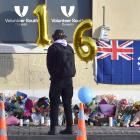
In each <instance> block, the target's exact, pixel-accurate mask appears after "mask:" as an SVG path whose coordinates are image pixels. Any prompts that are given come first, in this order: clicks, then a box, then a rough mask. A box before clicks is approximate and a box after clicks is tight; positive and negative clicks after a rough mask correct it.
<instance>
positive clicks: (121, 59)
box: [95, 40, 140, 84]
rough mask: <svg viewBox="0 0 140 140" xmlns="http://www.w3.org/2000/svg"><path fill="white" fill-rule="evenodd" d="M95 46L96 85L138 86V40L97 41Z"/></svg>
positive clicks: (139, 50) (139, 80) (139, 62)
mask: <svg viewBox="0 0 140 140" xmlns="http://www.w3.org/2000/svg"><path fill="white" fill-rule="evenodd" d="M97 46H98V53H97V57H96V59H95V60H96V61H95V69H96V71H95V79H96V81H97V83H105V84H140V40H137V41H127V40H110V41H109V42H104V41H97ZM132 60H133V61H132Z"/></svg>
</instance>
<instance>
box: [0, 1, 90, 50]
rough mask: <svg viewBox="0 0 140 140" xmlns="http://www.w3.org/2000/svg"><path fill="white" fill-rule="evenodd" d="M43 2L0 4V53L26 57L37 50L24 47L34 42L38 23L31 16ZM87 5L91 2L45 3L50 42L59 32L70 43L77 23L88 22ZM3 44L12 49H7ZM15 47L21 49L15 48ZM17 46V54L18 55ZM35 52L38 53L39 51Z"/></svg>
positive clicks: (30, 46)
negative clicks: (60, 30)
mask: <svg viewBox="0 0 140 140" xmlns="http://www.w3.org/2000/svg"><path fill="white" fill-rule="evenodd" d="M43 2H45V0H33V1H29V0H12V1H11V0H1V1H0V29H1V33H0V42H1V43H0V52H4V53H10V50H12V51H11V52H12V53H13V52H16V53H23V52H24V53H27V52H28V49H30V50H29V51H30V52H32V50H31V49H32V48H37V45H26V43H35V42H36V39H37V36H38V19H37V17H36V16H35V15H33V11H34V9H35V8H36V6H37V5H38V4H41V3H43ZM91 3H92V1H91V0H86V1H82V2H81V1H80V0H67V1H66V0H57V1H56V0H46V4H47V10H48V36H49V37H50V38H51V36H52V33H53V32H54V30H55V29H63V30H64V31H65V32H66V34H67V36H68V42H69V43H72V40H73V32H74V30H75V28H76V26H77V25H78V23H79V22H80V21H82V20H84V19H86V18H90V19H91V18H92V17H91V15H92V4H91ZM5 43H12V44H13V43H14V44H16V45H11V46H10V45H8V46H7V45H6V44H5ZM19 43H22V44H24V45H19ZM19 46H20V51H18V47H19ZM7 47H8V49H6V48H7ZM9 47H13V48H14V49H10V48H9ZM22 48H23V49H22ZM36 50H37V52H39V53H40V49H36Z"/></svg>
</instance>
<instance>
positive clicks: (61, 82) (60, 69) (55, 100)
mask: <svg viewBox="0 0 140 140" xmlns="http://www.w3.org/2000/svg"><path fill="white" fill-rule="evenodd" d="M66 37H67V36H66V35H65V33H64V31H63V30H60V29H57V30H55V32H54V34H53V35H52V38H53V40H54V43H53V44H52V45H51V46H50V47H49V48H48V53H47V60H46V62H47V68H48V72H49V74H50V81H51V83H50V91H49V98H50V122H51V124H50V131H49V132H48V135H55V134H56V133H57V132H56V127H57V125H58V107H59V103H60V96H61V97H62V103H63V106H64V113H65V117H66V128H65V129H64V130H62V131H60V132H59V133H60V134H72V124H73V119H72V108H71V104H72V97H73V81H72V77H74V76H75V73H76V69H75V58H74V51H73V49H72V47H71V46H70V45H69V44H68V43H67V40H66Z"/></svg>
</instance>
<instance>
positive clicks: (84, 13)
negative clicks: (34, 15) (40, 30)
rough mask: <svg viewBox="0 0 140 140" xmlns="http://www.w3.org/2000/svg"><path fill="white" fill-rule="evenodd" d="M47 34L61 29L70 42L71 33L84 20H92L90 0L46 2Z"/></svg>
mask: <svg viewBox="0 0 140 140" xmlns="http://www.w3.org/2000/svg"><path fill="white" fill-rule="evenodd" d="M47 7H48V20H49V21H48V22H49V28H48V30H49V34H50V35H52V33H53V32H54V30H55V29H59V28H60V29H63V30H64V31H65V32H66V34H67V36H68V41H69V42H72V37H73V32H74V30H75V28H76V26H77V25H78V23H79V22H81V21H82V20H84V19H87V18H90V19H91V18H92V1H91V0H83V1H81V0H57V1H56V0H47Z"/></svg>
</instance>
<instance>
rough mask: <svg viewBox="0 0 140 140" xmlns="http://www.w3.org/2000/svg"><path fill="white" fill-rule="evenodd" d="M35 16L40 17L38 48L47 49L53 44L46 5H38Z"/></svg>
mask: <svg viewBox="0 0 140 140" xmlns="http://www.w3.org/2000/svg"><path fill="white" fill-rule="evenodd" d="M33 14H34V15H36V16H37V17H38V38H37V41H36V43H37V44H38V46H41V47H45V46H46V45H49V44H50V43H51V40H50V39H49V37H48V17H47V7H46V4H40V5H37V7H36V8H35V10H34V11H33Z"/></svg>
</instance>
